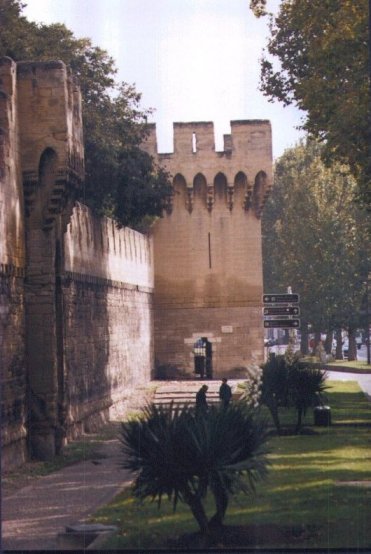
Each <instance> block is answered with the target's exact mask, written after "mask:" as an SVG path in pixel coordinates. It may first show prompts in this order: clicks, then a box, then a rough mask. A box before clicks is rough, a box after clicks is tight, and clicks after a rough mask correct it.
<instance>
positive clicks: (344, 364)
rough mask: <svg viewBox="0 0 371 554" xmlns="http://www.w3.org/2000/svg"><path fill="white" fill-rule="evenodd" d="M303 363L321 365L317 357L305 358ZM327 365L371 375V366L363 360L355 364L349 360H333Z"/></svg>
mask: <svg viewBox="0 0 371 554" xmlns="http://www.w3.org/2000/svg"><path fill="white" fill-rule="evenodd" d="M302 361H303V362H311V363H316V364H318V363H319V361H318V359H317V358H316V357H315V356H304V357H303V358H302ZM325 365H326V366H329V367H331V366H336V367H341V368H344V369H347V368H349V369H356V370H361V371H362V372H363V371H364V372H365V373H371V365H370V364H368V363H367V362H366V361H363V360H354V361H353V362H350V361H349V360H333V361H332V362H327V363H326V364H325Z"/></svg>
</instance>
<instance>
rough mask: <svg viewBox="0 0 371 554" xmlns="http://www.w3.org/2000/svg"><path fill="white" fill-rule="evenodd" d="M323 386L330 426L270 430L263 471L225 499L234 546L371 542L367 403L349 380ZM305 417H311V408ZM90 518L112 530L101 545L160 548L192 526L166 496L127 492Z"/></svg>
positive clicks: (328, 545)
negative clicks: (239, 536)
mask: <svg viewBox="0 0 371 554" xmlns="http://www.w3.org/2000/svg"><path fill="white" fill-rule="evenodd" d="M329 386H330V388H329V389H328V391H327V397H328V401H329V404H330V406H331V408H332V420H333V425H332V426H331V427H329V428H321V427H316V428H313V431H315V433H313V434H302V435H292V436H281V437H277V436H273V437H272V438H271V440H270V443H269V447H270V452H271V453H270V455H269V457H270V462H271V467H270V472H269V476H268V479H267V481H266V482H265V483H263V484H262V485H260V486H259V487H258V491H257V496H256V498H248V497H246V496H244V495H240V494H239V495H236V497H235V498H234V499H232V501H231V503H230V506H229V508H228V511H227V516H226V519H225V524H226V525H228V526H242V527H243V529H244V531H245V542H243V543H241V544H240V546H241V547H244V546H246V547H252V546H253V547H258V548H272V547H274V548H300V549H303V548H311V549H319V548H322V549H323V548H370V547H371V527H370V525H369V521H371V487H370V483H371V437H370V429H371V410H370V404H369V402H368V401H367V400H366V398H365V396H364V394H363V393H362V392H361V391H360V389H359V387H358V385H357V384H356V383H353V382H352V383H349V382H345V383H344V382H334V381H331V382H329ZM293 418H294V416H293ZM306 423H307V424H311V423H312V414H311V413H310V414H307V422H306ZM209 509H210V510H212V506H211V504H210V505H209ZM93 519H94V521H96V522H100V523H105V524H114V525H117V526H118V527H119V529H120V531H119V534H118V535H117V536H116V537H113V538H112V539H110V541H109V542H108V543H106V545H105V547H103V548H106V549H118V550H119V549H130V548H131V549H133V548H138V549H151V548H166V547H167V546H168V544H169V542H168V540H169V539H171V538H175V537H177V536H179V535H182V534H184V533H187V532H192V531H196V530H197V529H196V523H195V522H194V520H193V518H192V516H191V514H190V512H189V510H188V508H187V507H186V506H183V505H181V504H180V505H179V507H178V508H177V511H176V512H175V513H174V512H173V510H172V507H171V505H170V503H168V502H167V501H166V500H164V501H163V504H162V506H161V509H158V506H157V504H155V503H151V502H144V503H143V504H139V503H137V502H136V501H135V500H134V499H133V498H132V497H131V495H130V490H126V491H124V492H123V493H122V494H120V495H119V496H117V497H116V498H115V499H114V501H113V502H111V503H110V504H109V505H107V506H105V507H104V508H102V509H100V510H99V511H98V512H97V513H96V514H95V516H94V518H93Z"/></svg>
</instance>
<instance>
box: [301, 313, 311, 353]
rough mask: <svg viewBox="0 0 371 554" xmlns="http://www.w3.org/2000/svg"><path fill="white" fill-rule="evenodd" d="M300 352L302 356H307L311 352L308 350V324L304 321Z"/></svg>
mask: <svg viewBox="0 0 371 554" xmlns="http://www.w3.org/2000/svg"><path fill="white" fill-rule="evenodd" d="M300 350H301V352H302V354H304V355H307V354H308V352H309V349H308V322H307V321H302V325H301V339H300Z"/></svg>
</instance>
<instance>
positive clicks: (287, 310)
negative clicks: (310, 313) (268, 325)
mask: <svg viewBox="0 0 371 554" xmlns="http://www.w3.org/2000/svg"><path fill="white" fill-rule="evenodd" d="M263 314H264V315H265V316H266V315H271V316H272V315H281V316H282V315H299V314H300V308H299V307H298V306H287V307H285V306H273V307H267V308H263Z"/></svg>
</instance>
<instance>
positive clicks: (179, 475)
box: [121, 402, 267, 535]
mask: <svg viewBox="0 0 371 554" xmlns="http://www.w3.org/2000/svg"><path fill="white" fill-rule="evenodd" d="M266 438H267V433H266V426H265V423H264V422H262V421H260V420H258V419H257V418H256V415H255V414H254V412H253V410H252V409H250V408H249V407H247V406H246V404H245V403H242V402H236V403H233V404H231V405H230V406H229V407H228V408H227V409H222V408H221V407H220V406H211V407H210V409H209V411H208V412H207V414H205V415H199V414H197V413H196V412H195V411H194V409H192V408H184V409H178V408H173V407H172V406H170V407H169V406H168V407H161V406H155V405H149V406H147V407H146V408H145V409H144V412H143V417H142V418H141V419H140V420H138V421H128V422H125V423H123V424H122V429H121V439H122V443H123V453H124V460H123V462H122V467H124V468H125V469H130V470H131V471H133V472H134V474H135V481H134V485H133V491H134V495H135V496H136V497H137V498H139V499H141V500H143V499H145V498H147V497H150V498H152V499H153V500H157V501H158V503H159V505H160V504H161V500H162V498H163V496H166V497H167V498H168V499H169V500H170V501H172V503H173V507H174V510H175V509H176V506H177V503H178V501H181V502H184V503H186V504H188V506H189V507H190V509H191V511H192V514H193V516H194V518H195V519H196V521H197V523H198V525H199V528H200V531H201V533H203V534H205V535H207V534H209V532H210V529H211V528H212V527H213V526H220V525H222V522H223V519H224V516H225V513H226V510H227V507H228V501H229V497H230V495H231V494H234V493H236V492H237V491H243V492H245V493H246V494H250V493H253V492H254V491H255V483H256V481H257V480H258V479H260V478H262V477H264V476H265V475H266V471H267V460H266V451H265V441H266ZM208 490H210V492H211V493H212V495H213V496H214V499H215V506H216V511H215V514H214V515H213V516H212V517H211V518H210V519H208V516H207V514H206V511H205V507H204V500H205V497H206V494H207V492H208Z"/></svg>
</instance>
